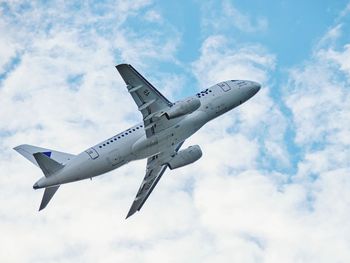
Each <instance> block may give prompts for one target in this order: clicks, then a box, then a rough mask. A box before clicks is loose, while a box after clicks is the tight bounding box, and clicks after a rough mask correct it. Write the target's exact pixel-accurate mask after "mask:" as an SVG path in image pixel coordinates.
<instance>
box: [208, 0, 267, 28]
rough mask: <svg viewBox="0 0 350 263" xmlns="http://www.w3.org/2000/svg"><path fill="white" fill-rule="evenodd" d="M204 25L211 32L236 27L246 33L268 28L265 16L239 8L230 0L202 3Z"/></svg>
mask: <svg viewBox="0 0 350 263" xmlns="http://www.w3.org/2000/svg"><path fill="white" fill-rule="evenodd" d="M202 12H203V16H202V27H203V29H204V30H208V31H209V32H211V31H212V30H214V32H222V31H223V30H228V29H230V27H234V28H236V29H238V30H239V31H242V32H246V33H255V32H264V31H266V30H267V28H268V20H267V19H266V18H265V17H261V16H258V17H256V18H254V17H253V16H252V15H249V14H247V13H244V12H242V11H241V10H238V9H237V8H236V7H235V6H234V5H233V4H232V3H231V2H230V1H228V0H222V1H209V2H208V1H206V2H205V3H204V4H202Z"/></svg>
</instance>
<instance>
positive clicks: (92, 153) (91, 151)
mask: <svg viewBox="0 0 350 263" xmlns="http://www.w3.org/2000/svg"><path fill="white" fill-rule="evenodd" d="M85 152H86V153H87V154H88V155H89V156H90V157H91V159H93V160H95V159H96V158H98V156H99V154H98V152H97V151H96V150H95V149H94V148H90V149H88V150H86V151H85Z"/></svg>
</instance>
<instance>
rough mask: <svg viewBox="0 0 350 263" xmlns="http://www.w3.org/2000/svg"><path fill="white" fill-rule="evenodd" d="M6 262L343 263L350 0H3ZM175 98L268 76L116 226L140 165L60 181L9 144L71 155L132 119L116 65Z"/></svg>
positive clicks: (348, 223) (0, 143)
mask: <svg viewBox="0 0 350 263" xmlns="http://www.w3.org/2000/svg"><path fill="white" fill-rule="evenodd" d="M0 36H1V37H0V233H1V234H0V255H1V261H2V262H36V263H37V262H60V263H61V262H146V263H147V262H171V263H177V262H204V263H206V262H208V263H209V262H244V263H245V262H286V263H288V262H318V263H319V262H339V263H341V262H344V263H345V262H350V250H349V246H350V191H349V189H350V124H349V123H350V93H349V88H350V3H349V2H348V1H343V0H337V1H330V0H323V1H315V0H310V1H302V0H296V1H286V0H280V1H271V0H265V1H262V0H258V1H252V0H245V1H242V0H235V1H229V0H222V1H220V0H217V1H212V0H208V1H183V0H182V1H157V0H133V1H126V0H125V1H86V2H83V1H81V2H80V1H5V2H3V1H2V2H0ZM120 63H129V64H132V65H133V66H134V67H135V68H136V69H137V70H138V71H139V72H140V73H141V74H143V75H144V76H145V77H146V78H147V79H148V80H149V81H150V82H151V83H152V84H153V85H154V86H156V87H157V88H158V89H159V90H160V91H161V92H162V93H163V94H164V95H165V96H166V97H168V98H169V100H171V101H176V100H179V99H181V98H183V97H186V96H190V95H191V94H194V93H196V92H198V91H199V90H203V89H206V88H208V87H210V86H212V85H214V84H215V83H217V82H220V81H224V80H229V79H248V80H253V81H258V82H260V83H261V84H262V89H261V90H260V92H259V93H258V94H257V95H256V96H254V97H253V98H252V99H250V100H249V101H247V102H246V103H244V104H243V105H241V106H240V107H238V108H236V109H234V110H232V111H231V112H229V113H227V114H225V115H223V116H221V117H220V118H217V119H215V120H214V121H212V122H211V123H208V124H207V125H206V126H204V127H203V128H202V129H201V130H200V131H199V132H198V133H197V134H195V135H194V136H193V137H191V138H190V139H188V140H186V143H185V145H184V147H186V146H189V145H193V144H198V145H200V147H201V148H202V150H203V157H202V158H201V159H200V160H199V161H197V162H196V163H194V164H192V165H189V166H186V167H184V168H180V169H177V170H172V171H167V172H166V174H165V175H164V176H163V177H162V179H161V181H160V182H159V184H158V186H157V188H156V189H155V191H154V192H153V193H152V195H151V196H150V198H149V199H148V201H147V203H146V204H145V205H144V207H143V209H142V210H141V212H139V213H137V214H135V215H134V216H132V217H130V218H129V219H128V220H125V216H126V214H127V211H128V209H129V207H130V205H131V203H132V201H133V199H134V196H135V193H136V191H137V189H138V187H139V185H140V183H141V181H142V178H143V177H144V174H145V165H146V161H145V160H140V161H136V162H132V163H129V164H127V165H125V166H123V167H122V168H120V169H117V170H115V171H112V172H110V173H107V174H105V175H103V176H100V177H96V178H94V179H93V180H92V181H90V180H86V181H81V182H76V183H74V184H67V185H64V186H62V187H60V189H59V191H58V192H57V194H56V195H55V196H54V198H53V199H52V201H51V202H50V204H49V205H48V207H47V208H46V209H45V210H43V211H41V212H40V213H39V212H38V207H39V204H40V201H41V198H42V192H43V191H42V190H37V191H34V190H33V189H32V185H33V184H34V182H35V181H37V180H38V179H39V178H40V177H41V176H42V172H41V171H40V170H39V169H38V168H37V167H35V166H34V165H33V164H31V163H30V162H28V161H27V160H26V159H24V158H23V157H22V156H20V155H19V154H18V153H16V152H15V151H14V150H13V149H12V148H13V147H15V146H17V145H20V144H24V143H26V144H31V145H36V146H40V147H45V148H49V149H55V150H59V151H63V152H68V153H72V154H78V153H79V152H81V151H83V150H85V149H87V148H89V146H91V145H94V144H96V143H98V142H100V141H102V140H104V139H106V138H109V137H111V136H112V135H114V134H117V133H118V132H120V131H122V130H124V129H126V128H128V127H130V126H132V125H134V124H135V123H137V122H140V121H142V117H141V114H140V113H139V112H138V111H137V107H136V105H135V104H134V102H133V100H132V98H131V97H130V95H129V94H128V92H127V89H126V87H125V84H124V82H123V81H122V79H121V77H120V76H119V75H118V73H117V71H116V69H115V67H114V66H115V65H117V64H120Z"/></svg>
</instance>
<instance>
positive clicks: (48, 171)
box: [33, 153, 64, 177]
mask: <svg viewBox="0 0 350 263" xmlns="http://www.w3.org/2000/svg"><path fill="white" fill-rule="evenodd" d="M33 156H34V158H35V160H36V162H37V163H38V165H39V167H40V168H41V170H42V171H43V173H44V175H45V177H49V176H51V175H53V174H54V173H55V172H57V171H58V170H60V169H62V168H63V167H64V165H62V164H60V163H58V162H56V161H55V160H53V159H51V158H50V157H48V156H47V155H46V154H44V153H34V154H33Z"/></svg>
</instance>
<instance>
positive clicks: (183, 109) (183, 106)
mask: <svg viewBox="0 0 350 263" xmlns="http://www.w3.org/2000/svg"><path fill="white" fill-rule="evenodd" d="M200 106H201V101H200V100H199V99H198V98H197V97H195V98H189V99H186V100H184V101H180V102H178V103H176V104H175V105H174V106H172V107H171V108H170V109H169V110H168V111H167V112H165V115H166V116H167V118H168V119H174V118H177V117H180V116H183V115H186V114H190V113H192V112H194V111H195V110H197V109H198V108H199V107H200Z"/></svg>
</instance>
